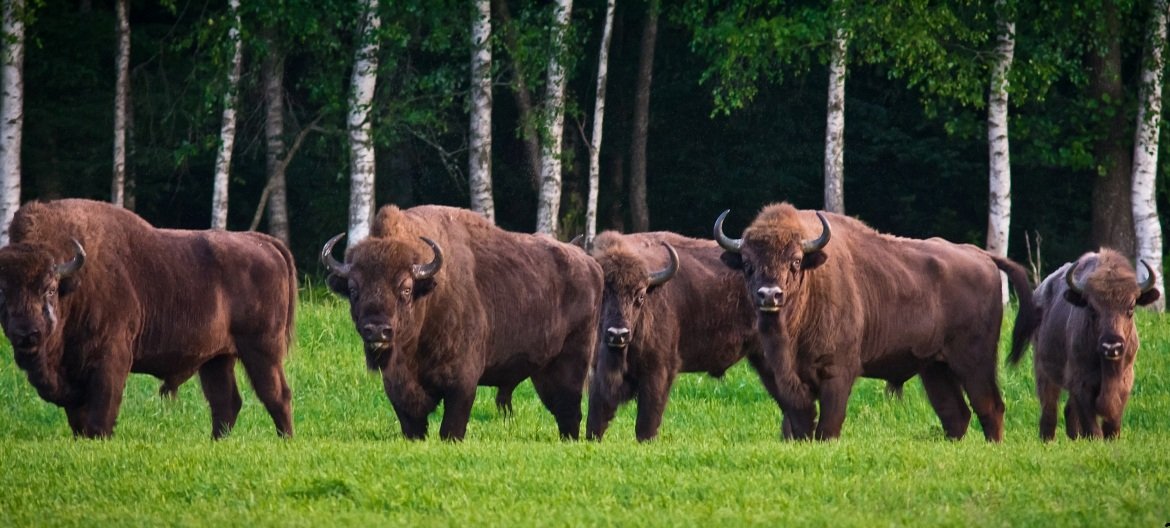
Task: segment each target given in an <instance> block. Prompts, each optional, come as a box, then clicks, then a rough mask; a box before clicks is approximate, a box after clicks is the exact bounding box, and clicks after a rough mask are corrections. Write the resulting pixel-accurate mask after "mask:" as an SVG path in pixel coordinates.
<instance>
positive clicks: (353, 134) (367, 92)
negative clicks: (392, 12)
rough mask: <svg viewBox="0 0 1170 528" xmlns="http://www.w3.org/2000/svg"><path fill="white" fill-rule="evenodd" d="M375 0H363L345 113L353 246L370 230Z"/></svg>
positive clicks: (377, 23) (350, 241)
mask: <svg viewBox="0 0 1170 528" xmlns="http://www.w3.org/2000/svg"><path fill="white" fill-rule="evenodd" d="M381 27H382V19H381V18H380V17H379V16H378V0H365V15H364V20H363V22H362V31H361V37H360V43H359V44H358V49H357V52H356V54H355V57H354V64H353V75H352V77H351V79H350V98H349V117H348V119H347V122H346V126H347V128H348V130H349V159H350V172H349V181H350V187H349V231H348V236H347V237H346V239H347V244H348V246H349V247H353V245H354V244H356V243H358V242H359V241H361V240H362V239H364V238H366V237H367V236H369V234H370V223H372V222H373V219H374V142H373V139H372V138H371V135H370V129H371V126H370V108H371V106H372V103H373V100H374V88H375V87H376V86H377V80H378V79H377V73H378V38H377V35H378V29H379V28H381Z"/></svg>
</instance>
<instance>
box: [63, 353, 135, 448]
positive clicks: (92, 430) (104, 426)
mask: <svg viewBox="0 0 1170 528" xmlns="http://www.w3.org/2000/svg"><path fill="white" fill-rule="evenodd" d="M119 358H125V359H119ZM129 376H130V351H129V350H116V349H113V350H110V352H109V359H107V360H106V361H104V362H102V363H100V364H98V365H97V366H96V368H95V369H94V371H93V373H92V374H91V375H90V378H89V385H88V387H87V391H86V395H87V397H88V400H87V402H86V404H85V407H86V408H85V412H84V419H83V421H82V425H81V436H84V437H86V438H109V437H110V436H113V434H114V424H115V423H116V422H117V421H118V409H119V408H120V407H121V406H122V393H123V392H125V390H126V378H127V377H129ZM75 431H76V429H75Z"/></svg>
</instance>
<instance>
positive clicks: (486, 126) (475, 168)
mask: <svg viewBox="0 0 1170 528" xmlns="http://www.w3.org/2000/svg"><path fill="white" fill-rule="evenodd" d="M491 36H492V13H491V0H475V12H474V13H472V17H471V125H470V128H471V130H470V132H469V134H470V136H471V141H470V143H471V145H470V152H469V154H468V160H467V161H468V163H467V164H468V169H467V180H468V181H467V186H468V188H469V189H470V193H471V210H472V211H475V212H477V213H479V214H482V215H484V216H485V217H487V219H488V220H489V221H491V222H493V223H494V222H495V221H496V206H495V202H493V200H492V48H491V46H492V44H491Z"/></svg>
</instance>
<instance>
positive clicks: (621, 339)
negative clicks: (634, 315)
mask: <svg viewBox="0 0 1170 528" xmlns="http://www.w3.org/2000/svg"><path fill="white" fill-rule="evenodd" d="M605 344H607V345H609V346H611V347H615V348H621V347H624V346H627V345H629V344H630V329H629V328H614V327H612V326H611V327H609V328H606V329H605Z"/></svg>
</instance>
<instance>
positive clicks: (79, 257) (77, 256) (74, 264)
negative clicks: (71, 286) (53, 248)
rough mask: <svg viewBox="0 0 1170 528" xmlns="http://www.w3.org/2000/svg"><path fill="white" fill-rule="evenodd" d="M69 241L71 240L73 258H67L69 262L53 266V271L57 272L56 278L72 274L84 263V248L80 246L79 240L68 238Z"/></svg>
mask: <svg viewBox="0 0 1170 528" xmlns="http://www.w3.org/2000/svg"><path fill="white" fill-rule="evenodd" d="M70 241H71V242H73V258H72V259H69V262H63V263H61V264H57V265H56V266H55V267H54V268H53V271H55V272H57V278H64V277H68V276H70V275H73V274H74V273H77V270H79V269H81V266H82V265H84V264H85V248H83V247H81V242H78V241H77V239H76V238H73V239H70Z"/></svg>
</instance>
